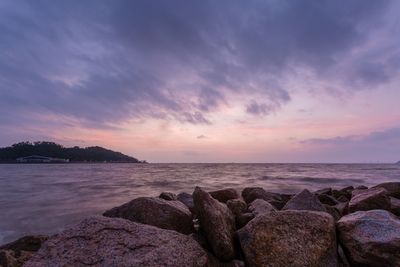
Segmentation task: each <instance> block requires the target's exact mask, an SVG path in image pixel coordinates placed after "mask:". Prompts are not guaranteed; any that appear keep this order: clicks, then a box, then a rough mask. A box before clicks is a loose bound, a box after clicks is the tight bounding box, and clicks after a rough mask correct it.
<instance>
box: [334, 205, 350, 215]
mask: <svg viewBox="0 0 400 267" xmlns="http://www.w3.org/2000/svg"><path fill="white" fill-rule="evenodd" d="M334 207H335V209H336V210H337V211H338V212H339V213H340V216H344V215H346V214H348V213H349V202H340V203H338V204H337V205H335V206H334Z"/></svg>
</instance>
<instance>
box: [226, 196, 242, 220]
mask: <svg viewBox="0 0 400 267" xmlns="http://www.w3.org/2000/svg"><path fill="white" fill-rule="evenodd" d="M226 205H227V206H228V208H229V209H230V210H231V211H232V213H233V215H235V217H237V216H239V215H240V214H242V213H244V212H246V210H247V204H246V202H244V201H243V200H241V199H238V198H237V199H230V200H228V201H227V202H226Z"/></svg>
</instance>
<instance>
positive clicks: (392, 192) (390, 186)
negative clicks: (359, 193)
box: [374, 182, 400, 198]
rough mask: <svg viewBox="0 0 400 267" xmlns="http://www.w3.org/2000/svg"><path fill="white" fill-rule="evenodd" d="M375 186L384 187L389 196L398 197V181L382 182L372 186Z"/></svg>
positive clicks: (399, 191) (399, 196)
mask: <svg viewBox="0 0 400 267" xmlns="http://www.w3.org/2000/svg"><path fill="white" fill-rule="evenodd" d="M376 187H382V188H385V189H386V190H387V191H388V193H389V196H391V197H395V198H400V182H388V183H382V184H378V185H376V186H374V188H376Z"/></svg>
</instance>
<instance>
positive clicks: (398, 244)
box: [337, 210, 400, 266]
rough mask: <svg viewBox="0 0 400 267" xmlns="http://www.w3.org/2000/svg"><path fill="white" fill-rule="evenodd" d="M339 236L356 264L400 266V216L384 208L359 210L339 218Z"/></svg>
mask: <svg viewBox="0 0 400 267" xmlns="http://www.w3.org/2000/svg"><path fill="white" fill-rule="evenodd" d="M337 229H338V236H339V240H340V243H341V244H342V245H343V249H344V251H345V253H346V254H347V256H348V259H349V261H350V263H351V264H352V265H354V266H400V253H399V252H400V220H399V219H398V218H396V217H395V216H394V215H393V214H391V213H390V212H388V211H385V210H370V211H358V212H355V213H352V214H349V215H346V216H344V217H342V218H341V219H340V220H339V221H338V222H337Z"/></svg>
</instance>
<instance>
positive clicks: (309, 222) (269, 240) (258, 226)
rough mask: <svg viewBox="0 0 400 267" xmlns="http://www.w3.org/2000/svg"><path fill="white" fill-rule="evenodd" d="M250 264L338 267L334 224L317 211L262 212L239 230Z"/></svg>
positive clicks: (241, 243) (240, 239)
mask: <svg viewBox="0 0 400 267" xmlns="http://www.w3.org/2000/svg"><path fill="white" fill-rule="evenodd" d="M237 233H238V238H239V241H240V245H241V247H242V250H243V253H244V255H245V258H246V262H247V264H248V266H251V267H258V266H271V267H273V266H279V267H280V266H293V267H297V266H298V267H304V266H326V267H330V266H337V254H336V236H335V223H334V221H333V219H332V216H330V215H329V214H327V213H325V212H315V211H305V210H302V211H297V210H296V211H295V210H288V211H278V212H274V213H271V214H264V215H260V216H258V217H256V218H254V219H253V220H251V221H250V222H249V223H248V224H247V225H246V226H245V227H243V228H242V229H240V230H239V231H238V232H237Z"/></svg>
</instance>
